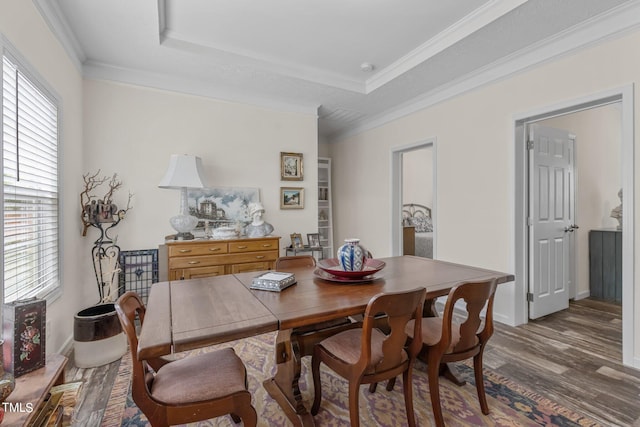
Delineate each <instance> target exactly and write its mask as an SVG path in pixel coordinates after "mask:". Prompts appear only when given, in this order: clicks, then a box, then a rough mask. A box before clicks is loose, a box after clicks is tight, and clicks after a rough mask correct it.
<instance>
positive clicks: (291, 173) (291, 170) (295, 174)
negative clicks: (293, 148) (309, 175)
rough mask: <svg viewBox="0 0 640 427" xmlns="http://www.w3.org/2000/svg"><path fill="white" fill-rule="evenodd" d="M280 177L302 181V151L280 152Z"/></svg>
mask: <svg viewBox="0 0 640 427" xmlns="http://www.w3.org/2000/svg"><path fill="white" fill-rule="evenodd" d="M280 178H281V179H282V180H283V181H302V179H303V171H302V153H280Z"/></svg>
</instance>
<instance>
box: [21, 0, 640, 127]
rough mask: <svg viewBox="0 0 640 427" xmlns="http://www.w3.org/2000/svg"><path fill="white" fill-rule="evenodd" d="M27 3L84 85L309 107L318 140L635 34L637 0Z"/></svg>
mask: <svg viewBox="0 0 640 427" xmlns="http://www.w3.org/2000/svg"><path fill="white" fill-rule="evenodd" d="M33 1H34V3H35V4H36V5H37V6H38V7H39V9H40V10H41V12H42V14H43V16H44V17H45V20H46V21H47V22H48V23H49V25H50V26H51V28H52V29H53V31H54V32H55V33H56V34H57V35H58V37H59V38H60V40H61V41H62V42H63V44H64V45H65V47H66V48H67V50H68V51H69V52H70V53H71V54H72V57H73V58H74V59H75V60H76V63H77V64H78V66H79V67H81V69H82V71H83V73H84V75H85V76H86V77H88V78H104V79H110V80H116V81H122V82H127V83H134V84H141V85H145V86H151V87H157V88H163V89H168V90H176V91H181V92H185V93H192V94H198V95H203V96H210V97H214V98H218V99H225V100H231V101H237V102H246V103H251V104H255V105H262V106H268V107H271V108H280V109H286V110H290V111H306V112H315V111H317V112H318V114H319V122H318V126H319V132H320V134H321V135H322V136H323V137H324V138H327V139H331V138H338V137H340V136H344V135H346V134H348V133H349V132H353V131H354V130H358V129H363V128H367V127H371V126H374V125H375V124H376V123H378V124H379V123H381V122H383V121H384V120H386V119H388V118H391V117H393V116H394V115H395V116H399V115H402V114H404V113H406V112H409V111H410V110H411V108H413V107H412V106H419V105H420V104H425V103H433V102H436V101H437V100H438V99H443V98H445V97H447V96H451V95H453V94H455V93H459V92H460V91H464V90H468V89H470V88H471V87H473V86H474V85H477V84H482V83H486V82H488V81H491V80H493V79H496V78H500V77H502V76H504V75H506V74H509V73H513V72H516V71H518V70H519V69H522V68H525V67H527V66H530V65H534V64H535V63H538V62H540V61H542V60H545V59H547V58H549V57H550V56H556V55H561V54H564V53H566V52H568V51H570V50H572V49H575V48H579V47H581V46H583V45H586V44H589V43H593V42H594V41H597V40H598V39H601V38H604V37H608V36H611V35H615V34H618V33H621V32H622V31H625V30H629V29H630V28H635V27H637V26H638V25H640V8H639V6H640V5H639V4H640V1H638V0H528V1H527V0H455V1H452V0H446V1H443V0H393V1H392V0H322V1H319V0H269V1H265V0H135V1H131V0H109V1H104V0H53V1H52V0H33ZM363 63H369V64H372V66H373V70H372V71H363V70H362V69H361V65H362V64H363Z"/></svg>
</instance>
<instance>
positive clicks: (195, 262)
mask: <svg viewBox="0 0 640 427" xmlns="http://www.w3.org/2000/svg"><path fill="white" fill-rule="evenodd" d="M194 264H200V261H189V265H194Z"/></svg>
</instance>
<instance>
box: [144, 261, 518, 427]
mask: <svg viewBox="0 0 640 427" xmlns="http://www.w3.org/2000/svg"><path fill="white" fill-rule="evenodd" d="M377 261H379V262H381V263H383V266H384V268H382V269H380V270H379V271H377V272H375V274H371V275H369V276H367V277H366V278H364V279H362V280H351V279H345V278H342V277H334V276H331V275H327V274H326V271H325V270H320V269H318V268H317V267H299V268H291V269H284V270H279V271H283V272H289V273H293V274H294V275H295V278H296V284H295V285H293V286H289V287H287V288H286V289H283V290H281V291H279V292H276V291H268V290H257V289H251V285H252V283H253V279H254V278H255V277H256V276H258V275H261V274H262V273H264V272H243V273H236V274H229V275H223V276H212V277H206V278H199V279H189V280H176V281H170V282H159V283H155V284H153V285H152V286H151V289H150V292H149V298H148V301H147V307H146V314H145V321H144V323H143V325H142V328H141V330H140V336H139V342H138V351H137V356H138V359H140V360H144V359H149V358H154V357H159V356H163V355H167V354H171V353H176V352H182V351H186V350H192V349H195V348H200V347H204V346H208V345H212V344H219V343H223V342H228V341H233V340H237V339H241V338H247V337H251V336H255V335H260V334H263V333H266V332H274V331H277V333H276V339H275V346H274V351H275V361H276V364H277V366H276V370H275V374H274V376H273V377H272V378H269V379H267V380H265V381H264V382H263V386H264V387H265V389H266V390H267V392H268V393H269V395H270V396H271V397H272V398H273V399H274V400H275V401H276V402H277V403H278V404H279V405H280V407H281V408H282V409H283V411H284V413H285V414H286V416H287V417H288V418H289V419H290V420H291V422H292V423H293V425H296V426H309V425H314V422H313V417H312V416H311V414H310V413H309V410H308V409H307V408H306V406H305V405H304V402H303V398H302V395H301V393H300V388H299V380H300V372H301V360H302V357H304V356H308V355H311V354H312V352H313V346H314V345H315V344H316V343H318V342H320V341H321V340H322V339H324V338H326V337H328V336H331V335H333V334H335V333H337V332H339V331H341V330H344V329H347V328H352V327H353V323H352V322H351V321H350V320H349V319H353V318H354V317H357V316H358V315H361V314H363V313H364V311H365V309H366V306H367V304H368V303H369V300H371V298H372V297H373V296H375V295H377V294H379V293H383V292H398V291H407V290H411V289H415V288H418V287H423V288H425V289H426V302H425V308H424V315H425V316H435V315H437V312H436V307H435V301H436V299H437V298H438V297H442V296H446V295H447V294H448V293H449V291H450V290H451V288H452V287H454V286H455V285H457V284H459V283H462V282H470V281H471V282H473V281H483V280H488V279H496V281H497V282H498V283H499V284H501V283H507V282H510V281H513V280H514V276H513V275H512V274H510V273H502V272H499V271H493V270H488V269H484V268H480V267H474V266H468V265H462V264H456V263H451V262H446V261H440V260H433V259H429V258H422V257H416V256H393V257H388V258H380V259H378V260H377Z"/></svg>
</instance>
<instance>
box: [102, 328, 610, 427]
mask: <svg viewBox="0 0 640 427" xmlns="http://www.w3.org/2000/svg"><path fill="white" fill-rule="evenodd" d="M274 338H275V334H273V333H269V334H265V335H260V336H258V337H254V338H249V339H243V340H238V341H233V342H229V343H226V344H223V345H221V346H212V347H207V348H205V349H201V350H198V351H197V352H204V351H211V350H212V349H215V348H219V347H227V346H231V347H233V348H234V349H235V351H236V353H237V354H238V355H239V356H240V357H241V358H242V360H243V361H244V363H245V365H246V367H247V372H248V375H249V389H250V390H251V393H252V395H253V404H254V406H255V408H256V411H257V412H258V425H259V426H288V425H291V423H290V422H289V420H288V419H287V418H286V417H285V415H284V413H283V411H282V410H281V409H280V407H279V406H278V405H277V404H276V403H275V401H274V400H273V399H272V398H271V397H270V396H269V395H268V394H267V392H266V391H265V390H264V388H263V387H262V382H263V381H264V380H265V379H267V378H269V377H271V376H273V373H274V369H275V363H274V354H273V353H274V352H273V343H274ZM310 365H311V358H310V357H305V358H304V359H303V364H302V377H301V380H300V389H301V392H302V395H303V397H304V400H305V404H306V406H307V408H310V407H311V403H312V402H313V380H312V378H311V369H310ZM321 369H322V372H321V380H322V392H323V396H322V404H321V407H320V412H319V413H318V415H316V416H315V418H314V419H315V423H316V425H318V426H345V425H348V424H349V410H348V406H347V405H348V400H347V383H346V382H345V380H343V379H342V378H341V377H339V376H338V375H336V374H334V373H333V372H332V371H331V370H330V369H328V368H327V367H326V366H324V365H322V368H321ZM457 369H458V374H459V376H460V377H462V378H463V379H465V380H466V381H467V385H465V386H463V387H458V386H456V385H454V384H453V383H451V382H449V381H448V380H445V379H443V380H442V381H441V383H440V395H441V401H442V410H443V413H444V418H445V423H446V425H447V426H464V427H470V426H539V425H544V426H560V427H562V426H581V427H591V426H594V427H595V426H599V424H598V423H596V422H594V421H592V420H590V419H588V418H586V417H584V416H581V415H579V414H577V413H575V412H572V411H570V410H568V409H567V408H565V407H562V406H560V405H558V404H556V403H554V402H551V401H550V400H548V399H546V398H544V397H542V396H540V395H538V394H536V393H533V392H531V391H529V390H527V389H526V388H524V387H522V386H520V385H519V384H516V383H513V382H511V381H509V380H508V379H506V378H504V377H502V376H500V375H498V374H497V373H495V372H493V371H491V370H490V369H487V368H485V388H486V392H487V399H488V402H489V409H490V410H491V413H490V414H489V415H486V416H485V415H483V414H482V412H481V410H480V405H479V403H478V398H477V395H476V389H475V385H474V379H473V369H472V368H470V367H469V366H467V365H465V364H458V365H457ZM130 375H131V357H130V353H129V352H127V353H126V354H125V356H123V358H122V362H121V364H120V369H119V372H118V378H117V379H116V383H115V385H114V388H113V391H112V394H111V397H110V399H109V403H108V405H107V409H106V411H105V414H106V415H105V418H104V419H103V422H102V426H103V427H115V426H136V427H138V426H140V427H142V426H145V427H146V426H149V423H148V421H147V419H146V417H145V416H144V414H142V412H140V410H139V409H138V407H137V406H136V405H135V403H134V402H133V400H132V399H131V393H130ZM413 380H414V407H415V411H416V418H417V421H418V424H419V425H420V426H432V425H434V423H433V415H432V412H431V403H430V397H429V385H428V381H427V374H426V365H424V364H423V363H422V362H418V363H417V364H416V367H415V369H414V378H413ZM383 385H384V384H382V385H381V386H379V387H378V390H377V391H376V393H373V394H371V393H369V391H368V387H367V386H362V387H361V389H360V422H361V425H363V426H388V427H396V426H403V425H407V421H406V413H405V409H404V397H403V394H402V378H401V377H399V378H398V380H397V381H396V387H395V389H394V390H393V391H392V392H388V391H386V390H385V388H384V386H383ZM204 426H229V427H231V426H236V424H234V423H233V421H232V420H231V417H229V416H224V417H219V418H216V419H213V420H208V421H205V422H200V423H193V424H189V427H204Z"/></svg>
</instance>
